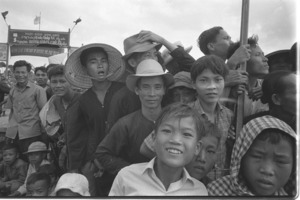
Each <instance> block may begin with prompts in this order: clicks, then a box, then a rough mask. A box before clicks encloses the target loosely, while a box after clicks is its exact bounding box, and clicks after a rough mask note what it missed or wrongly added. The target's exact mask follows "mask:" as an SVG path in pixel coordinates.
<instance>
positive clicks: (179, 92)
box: [170, 86, 196, 103]
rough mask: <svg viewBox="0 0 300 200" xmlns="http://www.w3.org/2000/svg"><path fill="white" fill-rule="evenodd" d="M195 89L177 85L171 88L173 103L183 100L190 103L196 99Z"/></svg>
mask: <svg viewBox="0 0 300 200" xmlns="http://www.w3.org/2000/svg"><path fill="white" fill-rule="evenodd" d="M195 93H196V92H195V90H193V89H189V88H186V87H183V86H182V87H175V88H173V89H171V90H170V99H172V102H171V103H175V102H181V103H189V102H192V101H195Z"/></svg>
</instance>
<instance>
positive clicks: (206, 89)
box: [194, 69, 224, 104]
mask: <svg viewBox="0 0 300 200" xmlns="http://www.w3.org/2000/svg"><path fill="white" fill-rule="evenodd" d="M194 87H195V89H196V91H197V94H198V98H199V99H200V101H201V102H204V103H206V104H211V103H217V102H218V101H219V99H220V97H221V95H222V93H223V89H224V78H223V77H222V76H221V75H219V74H214V73H213V72H212V71H211V70H209V69H205V70H203V72H202V73H201V74H199V75H198V76H197V78H196V81H195V83H194Z"/></svg>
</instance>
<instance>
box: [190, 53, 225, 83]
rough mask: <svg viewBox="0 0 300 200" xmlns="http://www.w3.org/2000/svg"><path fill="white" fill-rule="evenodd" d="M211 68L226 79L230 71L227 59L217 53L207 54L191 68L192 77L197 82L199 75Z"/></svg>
mask: <svg viewBox="0 0 300 200" xmlns="http://www.w3.org/2000/svg"><path fill="white" fill-rule="evenodd" d="M205 69H209V70H211V71H212V72H213V73H214V74H219V75H221V76H222V77H223V78H224V79H225V77H226V76H227V74H228V73H229V69H228V67H227V65H226V64H225V61H224V60H223V59H222V58H220V57H218V56H216V55H206V56H203V57H201V58H199V59H198V60H196V61H195V62H194V64H193V65H192V68H191V79H192V81H193V82H196V79H197V77H198V76H199V75H200V74H201V73H202V72H203V71H204V70H205Z"/></svg>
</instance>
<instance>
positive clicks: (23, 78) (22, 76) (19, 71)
mask: <svg viewBox="0 0 300 200" xmlns="http://www.w3.org/2000/svg"><path fill="white" fill-rule="evenodd" d="M14 75H15V79H16V81H17V83H18V84H26V83H27V82H28V77H29V72H28V71H27V67H26V66H21V67H16V68H15V71H14Z"/></svg>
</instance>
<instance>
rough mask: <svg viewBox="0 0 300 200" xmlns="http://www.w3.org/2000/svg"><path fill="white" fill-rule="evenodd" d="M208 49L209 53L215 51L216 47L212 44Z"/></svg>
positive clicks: (209, 44) (208, 45)
mask: <svg viewBox="0 0 300 200" xmlns="http://www.w3.org/2000/svg"><path fill="white" fill-rule="evenodd" d="M207 48H208V50H209V51H214V50H215V46H214V44H213V43H211V42H210V43H208V44H207Z"/></svg>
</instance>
